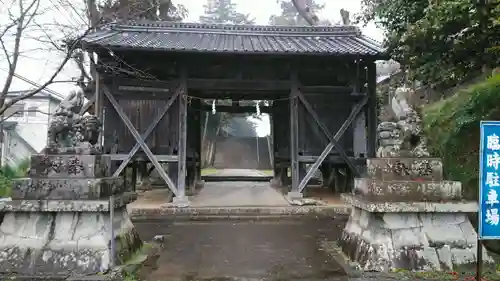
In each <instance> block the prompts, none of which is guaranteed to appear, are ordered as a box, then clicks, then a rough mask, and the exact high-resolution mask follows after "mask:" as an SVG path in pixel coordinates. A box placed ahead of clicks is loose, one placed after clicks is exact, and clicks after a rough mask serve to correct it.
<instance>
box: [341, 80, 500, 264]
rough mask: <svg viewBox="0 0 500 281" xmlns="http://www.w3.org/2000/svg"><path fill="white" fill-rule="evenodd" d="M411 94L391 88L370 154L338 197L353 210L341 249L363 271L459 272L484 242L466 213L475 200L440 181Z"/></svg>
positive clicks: (437, 163)
mask: <svg viewBox="0 0 500 281" xmlns="http://www.w3.org/2000/svg"><path fill="white" fill-rule="evenodd" d="M412 94H413V92H412V91H411V90H410V89H409V88H405V87H402V88H398V89H397V90H396V91H395V92H394V96H393V97H392V98H391V103H390V105H389V106H388V108H387V112H386V113H388V114H389V118H387V121H385V122H381V123H380V125H379V126H378V128H377V129H378V141H379V148H378V151H377V157H376V158H370V159H367V164H366V165H367V175H366V176H365V177H362V178H356V179H355V181H354V189H353V194H342V199H343V201H344V202H346V203H348V204H350V205H351V207H352V208H351V215H350V216H349V221H348V223H347V224H346V227H345V229H344V232H343V234H342V238H341V241H340V246H341V247H342V251H343V252H344V254H346V255H347V256H348V257H349V258H350V259H351V261H353V262H355V263H356V264H357V265H359V266H360V268H361V269H362V270H364V271H384V272H389V271H394V270H398V269H405V270H415V271H441V270H443V271H451V270H454V271H458V270H461V269H463V268H466V267H469V266H475V263H476V261H477V258H476V256H475V253H476V251H477V250H478V247H483V246H482V245H481V244H478V241H477V234H476V231H475V229H474V227H473V225H472V224H471V222H470V220H469V217H468V216H467V214H468V213H471V212H476V211H477V208H478V206H477V202H475V201H466V200H464V198H463V196H462V184H461V183H460V182H457V181H451V180H446V179H445V178H444V173H443V163H442V161H441V159H439V158H433V157H430V155H429V152H428V150H427V146H426V138H425V137H424V136H423V132H422V121H421V118H420V116H419V114H418V112H417V111H416V110H415V109H414V108H412V106H411V102H410V101H411V100H412V98H413V97H412ZM443 129H445V128H443ZM483 254H484V261H485V262H487V263H488V264H490V263H491V262H492V259H491V257H490V256H488V255H487V252H486V250H485V249H483Z"/></svg>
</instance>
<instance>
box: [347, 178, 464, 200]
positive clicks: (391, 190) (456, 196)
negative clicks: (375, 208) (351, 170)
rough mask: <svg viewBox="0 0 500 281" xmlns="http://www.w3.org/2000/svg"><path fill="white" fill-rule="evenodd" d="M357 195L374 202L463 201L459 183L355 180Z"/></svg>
mask: <svg viewBox="0 0 500 281" xmlns="http://www.w3.org/2000/svg"><path fill="white" fill-rule="evenodd" d="M354 192H355V194H358V195H362V196H363V197H364V198H366V199H367V200H370V201H372V202H409V201H427V202H439V201H442V200H460V199H462V184H461V183H460V182H458V181H402V180H399V181H396V180H394V181H383V180H378V179H373V178H357V179H354Z"/></svg>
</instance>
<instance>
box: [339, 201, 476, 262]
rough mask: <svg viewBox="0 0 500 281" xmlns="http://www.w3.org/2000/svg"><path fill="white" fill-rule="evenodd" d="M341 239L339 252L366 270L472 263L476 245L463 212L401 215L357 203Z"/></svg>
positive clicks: (474, 237) (473, 233)
mask: <svg viewBox="0 0 500 281" xmlns="http://www.w3.org/2000/svg"><path fill="white" fill-rule="evenodd" d="M342 240H343V241H344V244H343V251H344V253H346V254H347V255H348V256H349V257H350V258H351V259H353V260H356V261H357V262H358V263H359V264H360V265H361V266H362V268H363V269H364V270H365V271H389V269H392V268H402V269H413V270H453V269H454V268H457V267H458V266H462V265H464V264H473V263H474V262H475V260H476V257H475V253H476V251H477V245H478V244H477V236H476V232H475V230H474V228H473V226H472V224H471V223H470V221H469V219H468V218H467V215H466V214H465V213H412V214H404V215H402V214H399V213H370V212H368V211H366V210H362V209H360V208H356V207H354V208H353V209H352V214H351V216H350V218H349V221H348V223H347V226H346V228H345V230H344V233H343V237H342ZM484 252H486V251H484Z"/></svg>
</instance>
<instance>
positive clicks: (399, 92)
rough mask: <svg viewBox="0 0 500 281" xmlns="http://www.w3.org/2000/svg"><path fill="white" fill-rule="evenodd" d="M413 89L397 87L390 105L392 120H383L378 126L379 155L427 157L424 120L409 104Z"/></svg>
mask: <svg viewBox="0 0 500 281" xmlns="http://www.w3.org/2000/svg"><path fill="white" fill-rule="evenodd" d="M412 94H413V91H412V90H411V89H410V88H407V87H401V88H397V89H396V90H395V92H394V96H393V97H392V100H391V102H390V106H388V108H387V109H388V110H389V111H391V112H390V113H389V114H390V116H391V117H392V120H390V121H385V122H381V123H380V124H379V126H378V128H377V133H378V142H379V148H378V151H377V157H427V156H429V152H428V150H427V145H426V139H425V137H424V136H423V134H422V120H421V118H420V116H419V114H418V112H417V111H416V110H415V109H414V108H413V107H412V106H410V104H409V100H411V95H412Z"/></svg>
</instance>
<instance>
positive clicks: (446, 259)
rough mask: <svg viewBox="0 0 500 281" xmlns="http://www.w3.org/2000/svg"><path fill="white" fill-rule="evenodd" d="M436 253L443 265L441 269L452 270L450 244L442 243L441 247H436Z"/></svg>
mask: <svg viewBox="0 0 500 281" xmlns="http://www.w3.org/2000/svg"><path fill="white" fill-rule="evenodd" d="M437 254H438V258H439V261H441V264H442V265H443V270H452V269H453V261H452V259H451V247H450V245H444V246H443V247H441V248H439V249H437Z"/></svg>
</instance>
